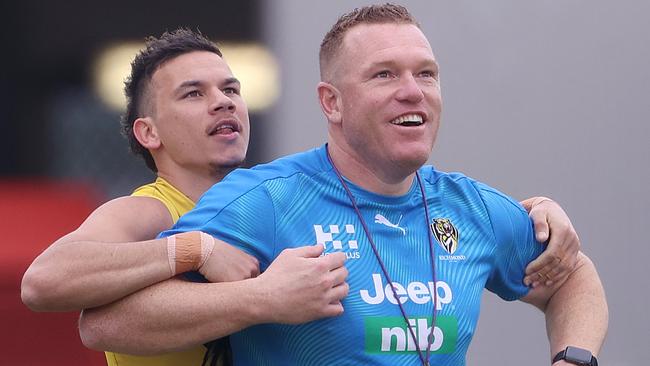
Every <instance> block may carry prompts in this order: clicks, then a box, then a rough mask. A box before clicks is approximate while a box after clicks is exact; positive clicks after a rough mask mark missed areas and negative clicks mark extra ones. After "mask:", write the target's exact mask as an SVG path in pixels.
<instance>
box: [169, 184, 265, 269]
mask: <svg viewBox="0 0 650 366" xmlns="http://www.w3.org/2000/svg"><path fill="white" fill-rule="evenodd" d="M244 178H245V177H244ZM244 180H245V179H244ZM245 183H246V182H245V181H244V182H242V181H241V180H238V179H230V180H228V181H224V182H222V183H220V184H216V185H214V186H213V187H212V188H210V189H209V190H208V191H207V192H206V193H205V194H204V195H203V196H202V197H201V199H200V200H199V202H198V203H197V204H196V207H195V208H194V209H193V210H191V211H190V212H188V213H187V214H185V215H184V216H182V217H181V218H180V219H179V220H178V222H177V223H176V225H174V227H173V228H172V229H170V230H167V231H164V232H163V233H161V234H160V237H166V236H170V235H174V234H178V233H182V232H188V231H195V230H198V231H203V232H205V233H208V234H210V235H212V236H214V237H215V238H218V239H220V240H223V241H225V242H226V243H228V244H231V245H233V246H235V247H237V248H239V249H242V250H244V251H245V252H247V253H249V254H251V255H252V256H254V257H256V258H257V259H258V260H259V261H260V267H261V269H262V270H264V269H266V267H268V265H269V264H270V262H271V260H272V259H273V258H274V250H275V249H274V248H275V235H274V233H275V213H274V210H273V203H272V202H271V199H270V197H269V195H268V192H267V190H266V188H265V186H264V185H263V184H257V185H254V186H252V187H250V188H249V189H246V184H245ZM242 189H243V192H242Z"/></svg>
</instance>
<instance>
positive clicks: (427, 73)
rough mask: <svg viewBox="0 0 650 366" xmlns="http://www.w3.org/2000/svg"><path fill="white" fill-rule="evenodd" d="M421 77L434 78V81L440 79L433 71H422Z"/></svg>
mask: <svg viewBox="0 0 650 366" xmlns="http://www.w3.org/2000/svg"><path fill="white" fill-rule="evenodd" d="M420 77H423V78H433V79H437V78H438V74H436V73H435V72H433V71H430V70H426V71H422V72H421V73H420Z"/></svg>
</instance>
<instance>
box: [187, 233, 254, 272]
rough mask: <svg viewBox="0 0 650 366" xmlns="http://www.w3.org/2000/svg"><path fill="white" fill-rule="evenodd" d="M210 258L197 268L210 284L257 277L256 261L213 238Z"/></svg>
mask: <svg viewBox="0 0 650 366" xmlns="http://www.w3.org/2000/svg"><path fill="white" fill-rule="evenodd" d="M214 241H215V243H214V249H213V250H212V253H210V257H208V260H207V261H205V263H204V264H203V265H202V266H201V267H200V268H199V273H201V274H202V275H203V277H205V278H206V279H207V280H208V281H210V282H231V281H240V280H245V279H248V278H254V277H257V276H258V275H259V274H260V265H259V262H258V261H257V259H256V258H255V257H253V256H251V255H249V254H248V253H245V252H244V251H242V250H239V249H237V248H235V247H234V246H232V245H230V244H228V243H226V242H224V241H221V240H219V239H216V238H214Z"/></svg>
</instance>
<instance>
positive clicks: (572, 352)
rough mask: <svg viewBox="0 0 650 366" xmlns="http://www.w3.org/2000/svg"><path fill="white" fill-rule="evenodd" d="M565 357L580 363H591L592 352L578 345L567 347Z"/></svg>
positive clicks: (567, 359)
mask: <svg viewBox="0 0 650 366" xmlns="http://www.w3.org/2000/svg"><path fill="white" fill-rule="evenodd" d="M564 359H565V360H566V361H568V362H572V363H575V364H578V365H591V352H589V351H587V350H586V349H582V348H577V347H567V348H566V353H565V355H564Z"/></svg>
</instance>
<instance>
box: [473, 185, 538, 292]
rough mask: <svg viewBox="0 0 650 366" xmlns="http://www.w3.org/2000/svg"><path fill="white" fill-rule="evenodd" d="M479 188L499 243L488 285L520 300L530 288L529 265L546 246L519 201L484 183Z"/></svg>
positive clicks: (495, 290)
mask: <svg viewBox="0 0 650 366" xmlns="http://www.w3.org/2000/svg"><path fill="white" fill-rule="evenodd" d="M477 188H478V189H479V192H480V194H481V197H482V198H483V202H484V203H485V206H486V209H487V212H488V216H489V218H490V222H491V225H492V230H493V232H494V237H495V243H496V250H495V258H494V266H493V268H492V271H491V273H490V276H489V278H488V281H487V284H486V288H487V289H488V290H489V291H491V292H493V293H495V294H497V295H498V296H499V297H501V298H502V299H504V300H508V301H511V300H517V299H519V298H521V297H522V296H524V295H526V294H527V293H528V291H529V288H528V287H527V286H526V285H524V283H523V279H524V276H525V269H526V266H527V265H528V263H530V262H531V261H532V260H533V259H535V258H537V257H538V256H539V255H540V254H541V252H542V251H543V249H544V246H543V245H541V244H539V243H538V242H537V241H535V236H534V231H533V224H532V221H531V220H530V218H529V217H528V213H527V212H526V211H525V210H524V209H523V207H521V205H519V203H518V202H516V201H514V200H513V199H511V198H510V197H508V196H506V195H504V194H502V193H500V192H498V191H496V190H495V189H493V188H490V187H488V186H486V185H483V184H481V183H477Z"/></svg>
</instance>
